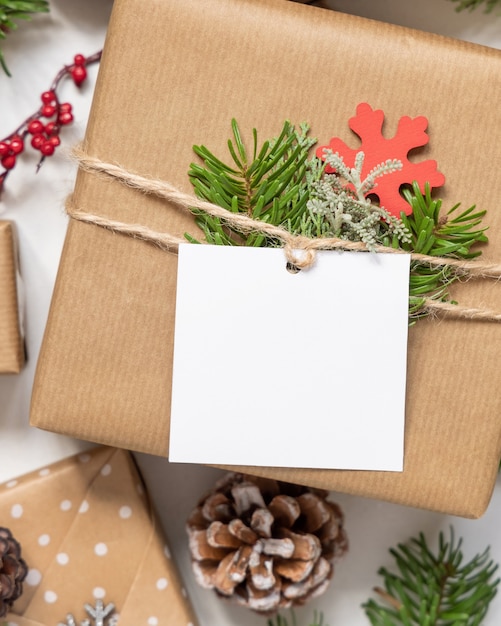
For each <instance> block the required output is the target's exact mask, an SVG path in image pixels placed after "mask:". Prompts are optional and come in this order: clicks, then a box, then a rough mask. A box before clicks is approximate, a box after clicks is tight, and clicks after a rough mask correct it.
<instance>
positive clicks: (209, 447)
mask: <svg viewBox="0 0 501 626" xmlns="http://www.w3.org/2000/svg"><path fill="white" fill-rule="evenodd" d="M409 263H410V257H409V255H405V254H373V253H365V252H357V253H353V252H338V251H320V252H317V254H316V260H315V263H314V265H313V266H312V267H310V268H309V269H307V270H302V271H300V272H298V273H296V274H293V273H290V272H289V271H287V269H286V259H285V255H284V251H283V250H282V249H278V248H246V247H230V246H209V245H195V244H186V245H181V246H180V247H179V266H178V281H177V285H178V286H177V296H176V297H177V300H176V324H175V341H174V368H173V391H172V411H171V430H170V449H169V458H170V460H171V461H175V462H189V463H207V464H223V465H256V466H275V467H304V468H324V469H358V470H389V471H402V469H403V438H404V413H405V386H406V361H407V331H408V297H409Z"/></svg>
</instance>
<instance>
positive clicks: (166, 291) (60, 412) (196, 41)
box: [31, 0, 501, 517]
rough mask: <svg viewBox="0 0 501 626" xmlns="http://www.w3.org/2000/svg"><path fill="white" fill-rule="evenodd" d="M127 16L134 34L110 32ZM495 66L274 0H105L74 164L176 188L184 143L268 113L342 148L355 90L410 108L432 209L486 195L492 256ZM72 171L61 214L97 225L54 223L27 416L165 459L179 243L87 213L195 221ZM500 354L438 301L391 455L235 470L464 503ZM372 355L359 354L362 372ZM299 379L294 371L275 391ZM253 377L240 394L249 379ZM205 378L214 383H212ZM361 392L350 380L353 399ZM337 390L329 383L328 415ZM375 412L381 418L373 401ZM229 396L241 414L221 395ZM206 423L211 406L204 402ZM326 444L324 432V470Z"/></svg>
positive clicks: (474, 51)
mask: <svg viewBox="0 0 501 626" xmlns="http://www.w3.org/2000/svg"><path fill="white" fill-rule="evenodd" d="M131 29H133V30H134V34H135V35H134V45H130V41H129V40H128V38H127V37H125V36H124V34H125V33H127V32H130V30H131ZM500 71H501V54H500V53H499V52H498V51H495V50H492V49H488V48H484V47H480V46H475V45H471V44H468V43H464V42H459V41H455V40H452V39H447V38H443V37H439V36H435V35H431V34H425V33H421V32H417V31H414V30H409V29H405V28H401V27H396V26H392V25H388V24H382V23H377V22H374V21H371V20H366V19H361V18H357V17H351V16H347V15H343V14H339V13H336V12H332V11H326V10H323V9H317V8H313V7H309V6H305V5H302V4H299V3H295V2H286V1H285V0H238V1H236V0H204V2H203V3H200V2H199V1H198V0H164V1H163V2H144V1H143V0H141V1H140V0H128V1H127V2H125V1H124V0H117V1H116V2H115V5H114V9H113V16H112V20H111V23H110V28H109V33H108V37H107V41H106V45H105V50H104V55H103V60H102V65H101V68H100V74H99V78H98V84H97V86H96V94H95V98H94V103H93V107H92V112H91V116H90V120H89V125H88V129H87V134H86V139H85V144H84V146H83V150H84V151H85V153H86V155H87V157H88V158H87V161H89V159H90V160H92V159H94V162H102V163H105V164H106V163H107V164H111V166H110V167H112V166H113V164H119V165H120V167H122V168H125V170H127V171H129V172H135V173H137V174H139V175H142V176H146V177H149V178H151V179H155V180H161V181H168V182H169V183H171V184H172V185H173V186H174V187H175V188H177V189H179V190H181V191H182V192H185V193H191V194H192V195H193V191H192V188H191V185H190V181H189V178H188V175H187V172H188V169H189V164H190V163H191V162H193V161H194V160H196V157H195V155H194V153H193V145H201V144H204V145H206V146H209V147H210V149H211V150H212V151H213V153H214V154H216V155H218V154H219V155H221V154H226V153H227V144H226V142H227V139H228V137H229V136H230V134H231V120H232V119H233V118H235V119H236V120H237V121H238V124H239V127H240V129H242V133H243V134H245V136H246V137H250V136H251V133H252V129H253V128H256V129H258V132H259V134H260V137H261V138H262V139H264V138H268V137H277V136H278V134H279V133H280V130H281V128H282V125H283V123H284V120H291V121H292V122H293V123H295V124H300V123H301V122H303V121H306V122H308V123H309V124H310V126H311V134H312V135H313V136H314V137H317V138H318V142H319V143H318V145H325V144H327V143H328V141H329V138H331V137H333V136H339V137H341V138H342V139H343V140H344V141H345V142H346V143H347V144H349V145H352V146H354V147H355V145H356V141H357V140H356V139H355V138H354V136H353V135H352V133H351V132H350V130H349V128H348V120H350V118H352V116H353V115H354V113H355V111H356V109H357V106H358V105H359V104H360V103H368V104H370V105H371V106H372V107H373V108H374V110H378V111H379V110H382V111H384V114H385V126H384V128H383V133H384V134H385V136H387V137H393V136H394V135H395V133H396V132H397V125H398V123H399V120H401V119H403V118H404V117H405V116H409V117H410V118H411V119H421V118H420V116H424V117H426V119H427V120H428V122H429V128H428V131H429V134H430V144H428V145H425V146H424V147H421V148H420V149H419V150H418V151H417V155H416V156H417V160H418V161H420V160H423V159H429V158H430V157H432V158H433V159H435V160H436V161H437V162H438V167H439V169H440V171H441V172H443V173H444V174H445V176H446V184H445V186H444V187H443V188H441V189H439V192H440V193H439V195H440V197H441V198H442V200H443V206H444V210H445V211H447V210H448V209H449V208H450V207H452V206H453V205H454V204H456V203H457V202H460V203H461V205H462V206H463V207H464V208H465V209H466V208H467V207H470V206H472V205H473V204H476V205H477V206H478V208H479V209H486V210H487V215H486V218H485V224H486V225H487V226H488V236H489V243H488V244H487V245H485V246H483V256H482V259H483V260H484V261H485V262H492V263H497V262H499V260H500V259H501V213H500V211H499V207H498V206H497V204H498V203H497V193H496V190H497V189H498V188H499V184H500V182H501V167H500V166H501V144H500V142H499V141H498V138H497V134H498V129H499V128H500V127H501V110H500V108H499V106H498V102H499V97H500V96H501V83H500V81H499V79H498V77H499V73H500ZM406 119H409V118H406ZM249 142H250V140H249ZM423 145H424V142H422V143H420V144H419V146H423ZM389 156H391V155H389ZM409 158H410V159H411V160H412V159H413V155H412V154H411V155H410V157H409ZM87 169H88V168H87ZM97 169H99V168H97ZM109 169H110V168H109V167H108V170H109ZM84 170H85V168H82V169H81V170H80V172H79V174H78V178H77V182H76V187H75V192H74V194H73V197H72V199H71V204H70V205H69V206H70V207H71V213H72V215H73V217H74V218H77V217H79V214H80V215H81V214H83V213H85V214H86V215H87V216H88V215H94V218H93V219H92V220H91V221H93V222H94V223H88V222H84V221H82V220H81V219H70V223H69V228H68V233H67V237H66V242H65V246H64V251H63V255H62V259H61V264H60V268H59V273H58V278H57V283H56V287H55V291H54V295H53V301H52V306H51V311H50V315H49V319H48V323H47V328H46V334H45V339H44V342H43V346H42V350H41V354H40V358H39V362H38V368H37V375H36V380H35V385H34V391H33V397H32V409H31V423H32V425H34V426H37V427H40V428H44V429H47V430H52V431H56V432H60V433H66V434H69V435H72V436H74V437H77V438H83V439H89V440H93V441H97V442H101V443H106V444H109V445H114V446H117V447H124V448H129V449H135V450H140V451H144V452H149V453H152V454H157V455H164V456H166V455H167V452H168V446H169V433H170V411H171V391H172V362H173V343H174V324H175V300H176V272H177V264H178V259H177V256H176V255H175V254H171V253H169V252H166V251H164V250H162V249H160V248H159V247H158V246H156V245H154V244H152V243H149V242H146V241H143V240H140V239H138V238H137V237H129V236H127V235H126V234H123V233H117V232H112V231H110V230H109V229H107V228H103V227H102V226H101V225H100V222H102V221H103V220H104V221H106V220H114V221H117V222H120V223H124V224H129V225H133V228H132V230H134V229H137V225H139V226H140V227H143V228H147V229H150V230H151V231H154V232H157V233H158V232H159V233H169V234H172V235H175V236H177V237H179V238H182V237H183V236H184V234H185V233H190V234H191V235H192V236H193V237H195V238H197V239H201V238H202V237H201V232H200V231H199V229H198V228H197V226H196V225H195V223H194V219H193V217H192V216H191V215H189V214H187V213H186V212H185V211H183V210H181V209H180V208H179V207H178V206H177V205H175V204H172V203H170V204H169V203H166V202H165V201H163V200H161V199H160V198H159V197H157V196H156V195H155V194H154V193H141V192H140V191H138V190H137V189H135V188H134V185H133V184H129V185H124V184H122V183H121V182H120V180H119V177H118V178H117V177H110V176H108V175H101V174H99V173H96V172H95V171H93V172H89V171H84ZM454 287H455V290H454V292H453V296H454V297H455V298H456V299H457V300H460V301H461V304H463V305H466V306H471V307H487V308H489V309H493V310H498V311H499V310H500V309H501V289H499V286H498V285H497V284H496V281H491V280H483V279H481V280H470V281H462V282H461V283H460V284H457V285H455V286H454ZM270 314H271V312H270ZM278 325H279V324H278ZM204 330H205V329H204V328H200V329H199V333H200V334H201V333H203V332H204ZM381 332H383V333H384V332H385V330H384V328H381ZM195 335H196V333H195ZM245 341H246V337H245V322H243V325H242V336H241V337H238V336H235V337H234V338H233V340H232V344H233V349H234V353H236V354H238V353H242V354H245ZM500 350H501V325H500V324H499V323H498V322H486V321H476V320H466V319H455V318H453V317H444V318H442V317H440V318H438V319H431V318H426V319H420V320H418V322H417V323H416V324H414V325H413V326H411V327H410V328H409V335H408V359H407V379H406V380H407V383H406V386H407V388H406V403H405V442H404V443H405V456H404V463H403V471H372V470H371V471H360V470H351V469H343V470H339V469H321V468H316V469H312V468H311V467H310V468H308V467H306V468H305V467H301V466H300V463H301V449H299V450H298V454H297V459H298V460H297V464H295V465H296V466H295V467H256V466H254V465H255V464H253V463H251V464H250V465H251V467H248V466H247V467H245V470H246V471H247V472H250V473H254V474H257V475H262V476H268V477H273V478H277V479H279V480H284V481H288V482H294V483H302V484H307V485H310V486H315V487H319V488H326V489H330V490H337V491H342V492H348V493H353V494H358V495H362V496H368V497H373V498H381V499H384V500H388V501H392V502H398V503H402V504H406V505H412V506H416V507H424V508H428V509H432V510H437V511H444V512H448V513H452V514H456V515H462V516H467V517H478V516H480V515H481V514H482V513H483V512H484V510H485V508H486V507H487V504H488V502H489V499H490V496H491V493H492V489H493V486H494V482H495V479H496V474H497V467H498V461H499V456H500V451H501V448H500V446H501V437H500V435H501V422H500V414H501V411H500V409H501V397H500V396H499V394H498V392H497V389H498V388H499V383H500V375H499V371H498V368H497V367H496V363H497V361H498V358H499V354H500ZM379 356H381V355H378V354H373V353H371V351H370V349H369V350H368V352H367V354H366V357H367V359H373V361H374V366H373V367H374V376H377V375H380V371H379V368H380V365H379V361H378V357H379ZM265 358H266V346H263V359H265ZM318 358H324V357H322V356H319V357H318ZM300 382H301V380H300V374H298V373H295V372H293V375H292V378H291V383H290V394H291V395H293V394H294V389H295V388H296V387H299V385H300ZM251 383H252V388H250V389H249V394H248V395H250V394H253V393H256V389H257V388H259V378H258V377H257V378H255V379H253V380H252V381H251ZM381 385H382V386H384V387H385V388H386V389H387V391H388V394H391V393H392V381H391V380H385V379H384V378H381ZM218 392H220V393H221V394H224V393H225V390H224V382H221V389H220V390H219V389H216V390H215V393H218ZM195 394H197V390H196V388H195V387H194V388H193V395H195ZM363 395H364V386H363V383H361V384H360V393H359V394H357V396H358V397H362V396H363ZM187 401H188V400H187ZM242 402H243V403H244V402H245V398H243V399H242ZM353 402H355V403H356V402H357V398H356V397H354V398H353ZM336 403H337V399H336V398H335V397H333V399H332V413H333V414H334V413H335V411H336ZM376 408H378V409H379V410H378V415H381V414H384V404H383V406H380V407H374V409H376ZM234 409H235V417H234V421H235V426H234V428H235V429H239V428H242V427H243V425H242V424H240V421H239V406H238V404H236V405H235V406H234ZM212 418H213V416H212ZM308 418H309V416H308V415H307V414H305V415H304V419H303V420H302V421H301V423H300V424H299V425H298V428H299V429H302V432H303V433H304V434H305V436H306V435H308V437H309V444H308V445H310V446H314V445H315V441H318V440H319V439H320V438H322V437H324V435H323V433H322V432H308V423H309V422H308ZM204 419H205V420H208V421H210V420H211V414H210V412H208V413H207V415H205V416H204ZM327 419H328V418H327ZM374 419H380V418H379V417H377V416H375V418H374ZM292 427H293V424H291V428H292ZM242 432H243V430H242ZM265 435H266V433H263V436H265ZM243 438H245V437H244V436H243ZM335 455H336V438H335V437H332V457H333V466H332V467H336V466H335ZM240 463H241V462H240ZM216 464H219V463H216ZM221 464H224V462H222V463H221ZM237 464H238V461H237ZM256 465H257V464H256Z"/></svg>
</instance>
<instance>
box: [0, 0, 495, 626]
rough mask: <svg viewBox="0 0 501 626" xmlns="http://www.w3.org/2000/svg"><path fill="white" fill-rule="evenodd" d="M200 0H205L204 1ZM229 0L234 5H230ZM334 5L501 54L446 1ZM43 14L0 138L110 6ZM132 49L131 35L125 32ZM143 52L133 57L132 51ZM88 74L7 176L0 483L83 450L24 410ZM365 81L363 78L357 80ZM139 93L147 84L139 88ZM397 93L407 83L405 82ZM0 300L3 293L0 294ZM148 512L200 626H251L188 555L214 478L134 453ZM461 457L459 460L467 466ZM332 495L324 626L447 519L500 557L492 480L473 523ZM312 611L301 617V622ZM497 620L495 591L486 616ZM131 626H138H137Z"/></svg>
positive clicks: (7, 103) (18, 50)
mask: <svg viewBox="0 0 501 626" xmlns="http://www.w3.org/2000/svg"><path fill="white" fill-rule="evenodd" d="M201 1H203V0H201ZM235 1H238V0H235ZM330 4H331V6H332V7H335V8H337V9H339V10H343V11H347V12H351V13H354V14H358V15H362V16H366V17H371V18H374V19H380V20H383V21H388V22H393V23H397V24H402V25H406V26H411V27H416V28H420V29H423V30H429V31H433V32H437V33H441V34H445V35H449V36H453V37H457V38H461V39H466V40H469V41H474V42H476V43H481V44H484V45H489V46H493V47H498V48H501V16H500V17H499V18H497V19H496V17H495V16H494V15H490V16H488V15H484V14H482V13H481V12H480V11H477V12H475V13H473V14H467V13H463V14H456V13H455V12H454V5H453V4H452V3H450V2H448V1H447V0H420V1H419V2H416V1H415V0H330ZM50 5H51V13H50V14H49V15H46V16H38V17H37V18H36V19H35V20H34V21H33V22H31V23H28V24H24V23H23V24H22V25H21V27H20V30H19V31H18V32H17V33H15V34H12V35H11V36H9V37H8V39H7V41H6V42H5V44H4V45H3V49H4V52H5V56H6V59H7V62H8V64H9V67H10V69H11V71H12V74H13V78H11V79H8V78H6V77H4V76H3V75H1V74H0V138H1V137H4V136H6V135H8V134H10V133H11V132H12V130H13V129H14V128H15V127H16V126H17V125H18V124H19V123H20V122H21V121H22V120H23V119H24V118H25V117H26V116H28V115H29V114H31V113H32V112H33V111H34V110H35V109H36V108H37V107H38V106H39V95H40V93H41V92H42V91H44V90H46V89H47V88H48V86H49V85H50V83H51V81H52V79H53V77H54V76H55V74H56V73H57V71H58V70H59V68H60V67H61V66H62V65H63V64H65V63H70V62H71V60H72V58H73V55H74V54H76V53H83V54H85V55H89V54H92V53H93V52H95V51H96V50H98V49H100V48H101V47H102V44H103V41H104V35H105V31H106V26H107V20H108V17H109V12H110V9H111V1H110V0H84V1H82V0H80V1H77V0H50ZM124 36H127V37H130V39H131V45H133V40H134V34H133V33H127V34H126V35H124ZM138 54H140V51H138ZM96 71H97V68H92V69H91V70H90V72H89V75H90V79H89V81H88V82H87V84H86V85H85V86H84V87H82V89H81V90H80V92H79V93H77V89H76V88H75V87H74V86H73V85H72V84H71V82H70V81H68V82H67V83H66V84H65V85H64V87H63V89H62V91H61V97H62V99H63V100H65V99H67V100H69V101H70V102H72V103H73V105H74V112H75V123H74V124H73V125H72V126H71V127H69V128H65V129H64V130H63V133H62V138H63V144H64V146H63V147H61V148H60V149H59V151H58V154H57V155H56V156H55V157H52V158H50V159H48V160H47V162H46V163H45V164H44V166H43V168H42V169H41V171H40V172H39V173H38V174H37V175H35V172H34V168H35V164H36V159H35V156H34V154H33V153H31V154H25V155H24V156H23V158H22V159H21V160H20V163H19V165H18V166H17V167H16V169H15V170H14V171H13V172H12V174H11V176H10V177H9V179H8V181H7V191H6V192H5V193H4V194H3V196H2V199H1V201H0V218H3V219H12V220H14V221H15V222H16V224H17V228H18V232H19V239H20V253H21V269H22V274H23V277H24V282H25V292H26V293H25V304H26V334H27V349H28V353H29V361H28V364H27V366H26V367H25V369H24V370H23V372H22V374H21V375H19V376H5V375H4V376H1V377H0V458H1V459H2V462H1V464H0V481H4V480H8V479H10V478H13V477H14V476H17V475H19V474H22V473H24V472H26V471H30V470H32V469H35V468H38V467H41V466H43V465H46V464H48V463H50V462H53V461H56V460H59V459H60V458H63V457H65V456H68V455H70V454H72V453H74V452H76V451H79V450H81V449H83V448H84V447H86V446H88V445H89V444H86V443H83V442H79V441H76V440H72V439H68V438H65V437H62V436H59V435H54V434H50V433H46V432H42V431H38V430H35V429H32V428H30V427H29V425H28V409H29V401H30V394H31V387H32V382H33V375H34V369H35V364H36V359H37V354H38V351H39V347H40V343H41V340H42V334H43V329H44V325H45V321H46V317H47V312H48V307H49V303H50V297H51V292H52V288H53V284H54V279H55V275H56V271H57V265H58V260H59V256H60V252H61V247H62V244H63V239H64V233H65V228H66V217H65V215H64V212H63V203H64V198H65V197H66V195H67V194H68V193H69V192H70V191H71V189H72V185H73V180H74V176H75V168H74V166H73V164H71V163H70V162H69V161H68V159H67V156H66V154H67V151H68V148H69V146H71V145H72V144H73V143H75V142H76V141H78V140H80V139H81V138H82V137H83V134H84V130H85V124H86V119H87V116H88V111H89V107H90V102H91V98H92V90H93V85H94V81H95V75H96ZM361 79H363V77H362V78H361ZM145 88H147V86H146V85H145ZM402 88H405V86H402ZM0 297H1V294H0ZM137 459H138V461H139V463H140V466H141V468H142V471H143V474H144V477H145V480H146V482H147V483H148V485H149V488H150V492H151V495H152V497H153V499H154V502H155V505H156V507H157V510H158V512H159V514H160V516H161V519H162V521H163V523H164V527H165V530H166V533H167V535H168V538H169V541H170V544H171V547H172V551H173V553H174V555H175V557H176V558H177V562H178V564H179V567H180V569H181V573H182V577H183V579H184V582H185V585H186V587H187V588H188V590H189V592H190V595H191V598H192V602H193V604H194V607H195V610H196V613H197V615H198V618H199V621H200V624H201V626H229V625H230V624H231V625H237V624H238V625H239V626H253V625H258V624H265V622H266V620H264V619H263V618H261V617H259V616H257V615H254V614H251V613H248V612H247V611H245V610H244V609H240V608H235V607H230V606H229V605H227V604H224V603H222V602H221V601H219V600H217V599H216V598H214V597H213V596H212V595H211V593H210V592H208V591H204V590H202V589H199V588H197V587H196V585H195V583H194V581H193V577H192V575H191V570H190V565H189V558H188V554H187V546H186V538H185V531H184V520H185V519H186V516H187V514H188V512H189V511H190V510H191V508H192V507H193V506H194V505H195V504H196V501H197V499H198V498H199V496H200V495H201V494H202V493H203V492H204V491H205V490H206V489H207V488H209V487H210V486H211V485H212V483H213V482H214V479H215V478H216V477H217V476H219V474H220V472H219V471H217V470H213V469H208V468H204V467H197V466H188V465H186V466H184V465H169V463H168V462H167V461H166V460H165V459H160V458H156V457H149V456H147V455H137ZM464 462H468V461H467V459H465V460H464ZM333 497H334V498H335V499H336V500H337V501H338V502H339V503H340V504H341V505H342V507H343V509H344V511H345V514H346V528H347V530H348V534H349V537H350V543H351V547H350V551H349V553H348V555H347V556H346V558H345V559H344V560H343V561H342V562H341V563H339V565H338V566H337V570H336V575H335V578H334V581H333V583H332V585H331V587H330V589H329V590H328V592H327V593H326V594H325V595H324V596H323V597H322V598H321V599H319V600H318V601H316V603H315V607H317V608H320V609H322V610H323V611H324V614H325V618H326V621H327V622H328V623H329V624H330V626H335V625H343V626H347V625H350V626H358V625H360V626H361V625H366V624H368V620H367V618H366V617H365V615H364V613H363V611H362V609H361V608H360V604H361V603H362V602H363V601H365V600H366V599H367V597H368V596H369V595H370V590H371V588H372V587H373V586H374V585H376V584H378V582H379V579H378V577H377V575H376V571H377V569H378V567H379V566H381V565H390V564H391V563H392V560H391V558H390V556H389V555H388V548H389V547H390V546H391V545H394V544H395V543H396V542H399V541H403V540H406V539H407V538H408V537H409V536H411V535H415V534H417V533H418V532H419V531H421V530H422V531H424V532H425V533H426V534H427V535H428V537H429V538H430V540H432V539H434V538H435V537H436V536H437V534H438V531H439V530H441V529H443V530H445V531H448V528H449V526H450V525H451V524H453V525H454V527H455V529H456V533H457V534H458V535H463V536H464V539H465V542H464V550H465V553H466V555H467V556H472V555H473V554H474V553H475V552H477V551H481V550H483V549H484V547H485V546H486V545H487V544H490V545H491V548H492V555H493V556H494V558H495V559H496V560H497V561H501V535H500V533H499V527H500V520H501V482H500V480H498V484H497V486H496V490H495V493H494V497H493V500H492V502H491V505H490V507H489V510H488V512H487V513H486V515H485V516H484V517H483V518H482V519H480V520H475V521H471V520H462V519H459V518H453V517H448V516H443V515H438V514H434V513H428V512H424V511H418V510H414V509H410V508H405V507H400V506H396V505H390V504H386V503H383V502H376V501H371V500H366V499H362V498H358V497H353V496H346V495H336V494H333ZM0 525H6V526H8V512H6V511H2V510H0ZM313 608H314V607H313V606H312V607H311V608H310V609H308V608H305V609H302V610H300V611H299V612H298V614H299V617H300V620H299V622H301V621H303V622H305V623H306V620H307V618H308V617H310V616H311V615H312V611H313ZM500 623H501V595H500V597H499V598H497V599H496V600H495V601H494V602H493V604H492V606H491V610H490V613H489V615H488V617H487V619H486V620H485V622H484V624H485V625H486V626H494V625H495V624H500ZM138 626H139V625H138Z"/></svg>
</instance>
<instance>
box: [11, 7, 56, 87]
mask: <svg viewBox="0 0 501 626" xmlns="http://www.w3.org/2000/svg"><path fill="white" fill-rule="evenodd" d="M48 11H49V3H48V2H47V0H0V41H1V40H2V39H5V38H6V37H7V35H8V34H9V33H10V32H12V31H13V30H16V28H17V26H18V25H17V23H16V22H17V20H29V19H31V16H32V15H33V14H35V13H48ZM0 65H1V66H2V69H3V71H4V72H5V73H6V74H7V76H10V72H9V70H8V68H7V65H6V63H5V59H4V56H3V52H2V50H1V49H0Z"/></svg>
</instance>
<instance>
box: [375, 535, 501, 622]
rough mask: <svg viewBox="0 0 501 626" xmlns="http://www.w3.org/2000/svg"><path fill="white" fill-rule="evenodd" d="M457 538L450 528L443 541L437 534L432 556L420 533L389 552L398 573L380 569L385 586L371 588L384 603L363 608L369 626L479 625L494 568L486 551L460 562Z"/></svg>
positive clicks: (495, 580) (491, 587) (495, 581)
mask: <svg viewBox="0 0 501 626" xmlns="http://www.w3.org/2000/svg"><path fill="white" fill-rule="evenodd" d="M461 544H462V540H461V539H459V540H458V541H455V538H454V533H453V530H452V529H451V532H450V539H449V540H448V541H446V540H445V539H444V536H443V533H440V535H439V540H438V550H437V551H436V552H434V551H433V550H432V549H431V548H430V547H429V546H428V543H427V541H426V539H425V537H424V535H423V533H420V534H419V536H418V537H417V538H412V539H410V541H408V542H407V543H405V544H398V546H397V547H396V548H392V549H390V553H391V555H392V556H393V557H394V559H395V564H396V567H397V569H398V572H397V573H396V572H394V571H390V570H388V569H387V568H385V567H382V568H381V569H380V570H379V572H378V573H379V575H380V576H382V577H383V584H384V588H376V589H375V592H376V593H377V594H378V595H379V597H380V598H381V600H382V601H383V603H381V602H379V601H377V600H375V599H370V600H368V601H367V602H366V603H365V604H364V605H363V608H364V609H365V613H366V615H367V617H368V618H369V620H370V622H371V624H373V626H478V625H480V624H481V623H482V620H483V619H484V617H485V615H486V613H487V610H488V608H489V605H490V602H491V600H492V599H493V598H494V596H495V595H496V593H497V587H498V584H499V580H500V579H499V578H494V574H495V573H496V571H497V569H498V565H497V564H496V563H494V562H493V561H492V559H491V558H490V556H489V548H486V549H485V550H484V552H482V553H481V554H477V555H476V556H475V557H473V558H472V559H471V560H470V561H468V562H466V563H463V553H462V551H461Z"/></svg>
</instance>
